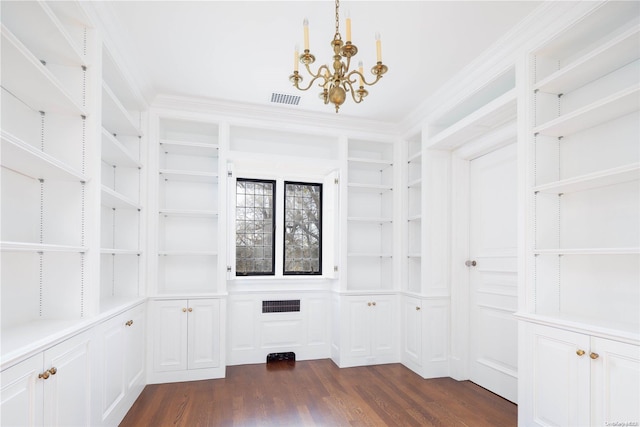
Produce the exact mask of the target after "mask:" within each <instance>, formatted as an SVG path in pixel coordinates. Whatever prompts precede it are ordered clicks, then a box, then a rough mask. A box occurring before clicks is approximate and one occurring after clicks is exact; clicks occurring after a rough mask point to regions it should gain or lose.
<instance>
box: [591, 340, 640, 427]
mask: <svg viewBox="0 0 640 427" xmlns="http://www.w3.org/2000/svg"><path fill="white" fill-rule="evenodd" d="M591 355H593V356H592V357H595V355H597V358H596V359H592V360H591V380H592V393H593V394H592V398H591V404H592V407H591V414H592V419H591V425H598V426H605V425H615V423H624V422H631V421H638V420H640V409H639V408H640V405H639V402H640V347H638V346H636V345H631V344H625V343H621V342H616V341H611V340H606V339H601V338H592V339H591V351H590V356H591Z"/></svg>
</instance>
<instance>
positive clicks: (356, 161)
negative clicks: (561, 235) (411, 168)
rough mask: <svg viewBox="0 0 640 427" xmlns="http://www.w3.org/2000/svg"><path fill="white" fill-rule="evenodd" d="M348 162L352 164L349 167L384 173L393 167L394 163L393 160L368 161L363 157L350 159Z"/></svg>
mask: <svg viewBox="0 0 640 427" xmlns="http://www.w3.org/2000/svg"><path fill="white" fill-rule="evenodd" d="M347 161H348V162H349V163H350V165H349V167H355V168H357V169H366V170H377V171H382V170H384V169H386V168H388V167H391V166H393V161H391V160H378V159H367V158H363V157H349V158H348V159H347Z"/></svg>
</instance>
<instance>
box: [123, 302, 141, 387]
mask: <svg viewBox="0 0 640 427" xmlns="http://www.w3.org/2000/svg"><path fill="white" fill-rule="evenodd" d="M145 320H146V317H145V310H144V305H140V306H138V307H136V308H134V309H132V310H130V311H129V312H127V316H126V322H125V325H126V326H127V330H126V334H125V348H126V357H125V360H124V380H125V386H126V388H127V390H132V389H135V388H140V389H142V388H143V387H144V382H145V378H144V371H145V369H144V368H145V365H144V343H145V331H146V321H145ZM129 322H130V323H129Z"/></svg>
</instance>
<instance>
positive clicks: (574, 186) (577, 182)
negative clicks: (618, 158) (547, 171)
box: [533, 163, 640, 194]
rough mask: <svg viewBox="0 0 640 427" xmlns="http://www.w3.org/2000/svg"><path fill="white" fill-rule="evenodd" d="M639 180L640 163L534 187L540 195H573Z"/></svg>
mask: <svg viewBox="0 0 640 427" xmlns="http://www.w3.org/2000/svg"><path fill="white" fill-rule="evenodd" d="M638 179H640V163H634V164H631V165H624V166H620V167H616V168H612V169H607V170H604V171H599V172H594V173H590V174H586V175H581V176H576V177H573V178H568V179H563V180H561V181H556V182H551V183H548V184H544V185H539V186H537V187H534V188H533V190H534V191H535V192H540V193H552V194H560V193H573V192H577V191H585V190H590V189H593V188H600V187H605V186H608V185H615V184H622V183H624V182H629V181H636V180H638Z"/></svg>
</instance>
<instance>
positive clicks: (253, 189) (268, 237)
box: [236, 178, 276, 276]
mask: <svg viewBox="0 0 640 427" xmlns="http://www.w3.org/2000/svg"><path fill="white" fill-rule="evenodd" d="M275 185H276V184H275V181H262V180H249V179H242V178H238V180H237V183H236V275H237V276H249V275H263V274H264V275H266V274H274V257H273V254H274V250H275V246H274V244H273V242H274V239H273V224H274V222H273V221H274V217H275V210H274V206H275V204H274V203H273V195H274V193H275Z"/></svg>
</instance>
